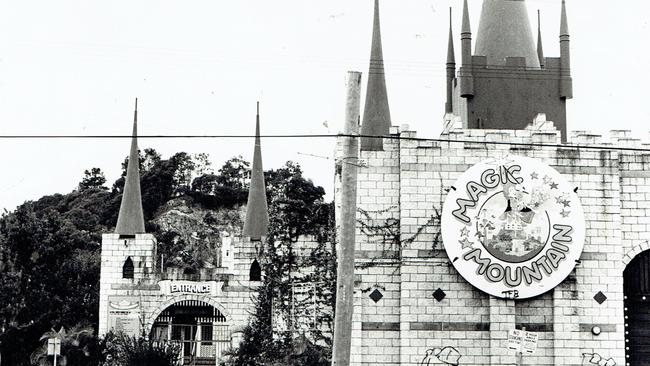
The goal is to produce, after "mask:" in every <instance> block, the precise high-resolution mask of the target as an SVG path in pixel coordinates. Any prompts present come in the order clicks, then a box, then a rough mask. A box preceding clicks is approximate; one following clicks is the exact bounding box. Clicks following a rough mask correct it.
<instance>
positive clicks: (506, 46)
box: [474, 0, 539, 68]
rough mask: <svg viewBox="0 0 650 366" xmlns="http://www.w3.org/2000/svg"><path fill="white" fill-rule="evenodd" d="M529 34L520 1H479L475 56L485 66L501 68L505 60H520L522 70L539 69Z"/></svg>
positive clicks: (526, 14)
mask: <svg viewBox="0 0 650 366" xmlns="http://www.w3.org/2000/svg"><path fill="white" fill-rule="evenodd" d="M535 51H536V50H535V44H534V42H533V33H532V31H531V28H530V21H529V20H528V10H527V9H526V2H525V1H524V0H517V1H512V0H483V9H482V10H481V20H480V22H479V28H478V33H477V35H476V50H475V52H474V54H475V55H479V56H487V64H488V65H505V63H506V57H524V58H525V59H526V66H527V67H532V68H539V59H538V57H537V53H536V52H535Z"/></svg>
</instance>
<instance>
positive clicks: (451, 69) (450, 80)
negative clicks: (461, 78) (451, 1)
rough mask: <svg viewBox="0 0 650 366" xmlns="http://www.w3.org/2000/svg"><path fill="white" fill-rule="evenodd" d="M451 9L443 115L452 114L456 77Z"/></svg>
mask: <svg viewBox="0 0 650 366" xmlns="http://www.w3.org/2000/svg"><path fill="white" fill-rule="evenodd" d="M451 19H452V18H451V7H450V8H449V43H448V44H447V101H446V102H445V113H453V110H454V106H453V94H454V77H455V76H456V55H455V54H454V33H453V30H452V29H451Z"/></svg>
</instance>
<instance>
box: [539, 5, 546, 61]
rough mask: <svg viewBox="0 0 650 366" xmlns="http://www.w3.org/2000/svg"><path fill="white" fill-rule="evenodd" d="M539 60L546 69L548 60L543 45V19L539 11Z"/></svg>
mask: <svg viewBox="0 0 650 366" xmlns="http://www.w3.org/2000/svg"><path fill="white" fill-rule="evenodd" d="M537 58H538V59H539V66H541V67H544V64H545V63H546V62H545V61H546V59H545V58H544V46H543V45H542V19H541V15H540V13H539V10H537Z"/></svg>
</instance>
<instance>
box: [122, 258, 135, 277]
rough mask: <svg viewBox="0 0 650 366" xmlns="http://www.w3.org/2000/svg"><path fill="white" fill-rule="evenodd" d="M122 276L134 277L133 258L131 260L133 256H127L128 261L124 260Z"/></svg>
mask: <svg viewBox="0 0 650 366" xmlns="http://www.w3.org/2000/svg"><path fill="white" fill-rule="evenodd" d="M122 278H133V260H131V257H128V258H126V261H124V266H122Z"/></svg>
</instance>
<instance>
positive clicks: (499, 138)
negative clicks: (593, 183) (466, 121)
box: [400, 113, 650, 153]
mask: <svg viewBox="0 0 650 366" xmlns="http://www.w3.org/2000/svg"><path fill="white" fill-rule="evenodd" d="M445 119H446V121H445V128H444V130H443V132H442V133H441V136H440V138H441V139H447V140H449V141H458V142H459V143H460V142H469V143H470V146H473V145H475V144H471V142H504V143H507V142H509V143H514V144H531V145H546V144H548V145H562V146H566V147H571V146H580V147H595V148H599V147H602V148H606V147H611V148H614V149H616V148H623V149H625V148H639V149H642V148H648V149H650V133H648V134H645V135H643V136H635V135H633V133H632V131H631V130H611V131H609V134H608V135H606V136H603V135H602V134H599V133H594V132H591V131H584V130H575V131H571V132H569V135H568V136H567V142H566V143H562V142H561V132H560V131H559V130H558V129H557V128H556V127H555V125H554V123H553V122H552V121H547V120H546V115H545V114H543V113H540V114H538V115H537V117H536V118H535V120H534V121H533V122H532V123H531V124H529V125H528V126H527V127H526V128H525V129H523V130H502V129H498V130H496V129H495V130H491V129H466V128H462V121H461V120H460V118H458V117H456V116H453V115H448V116H446V118H445ZM400 136H402V137H406V136H408V137H411V138H415V137H416V133H415V132H413V131H402V132H401V134H400ZM540 147H541V146H540ZM637 153H638V152H637Z"/></svg>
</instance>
